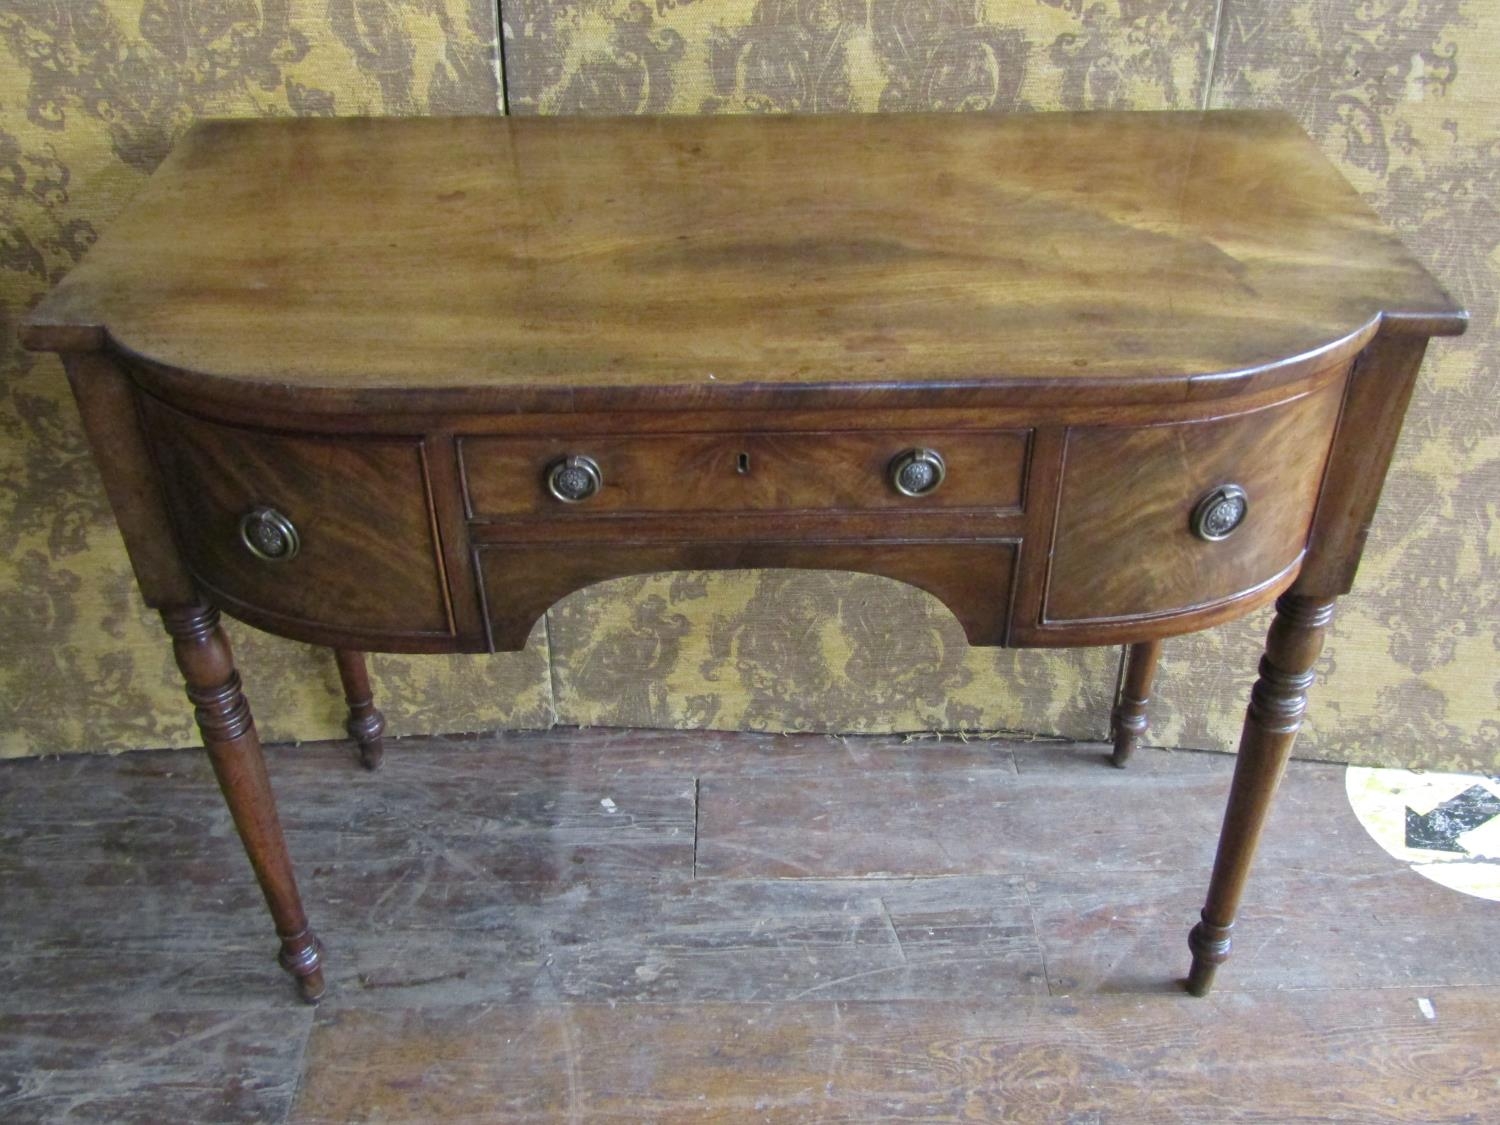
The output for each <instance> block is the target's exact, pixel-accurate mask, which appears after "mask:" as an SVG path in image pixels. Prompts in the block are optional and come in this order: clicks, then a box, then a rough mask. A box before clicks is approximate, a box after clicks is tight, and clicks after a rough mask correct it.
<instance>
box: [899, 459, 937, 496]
mask: <svg viewBox="0 0 1500 1125" xmlns="http://www.w3.org/2000/svg"><path fill="white" fill-rule="evenodd" d="M890 473H891V487H893V488H894V489H895V490H896V491H897V492H899V493H901V495H902V496H913V497H915V496H926V495H928V494H929V493H933V492H936V491H937V487H938V485H940V484H942V483H943V478H944V477H946V476H947V475H948V466H947V465H946V464H944V462H943V455H942V454H941V453H939V452H938V451H937V450H935V449H908V450H907V451H906V452H905V453H898V454H897V455H896V457H895V458H894V459H893V460H892V461H891V467H890Z"/></svg>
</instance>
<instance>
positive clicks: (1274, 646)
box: [1187, 594, 1334, 996]
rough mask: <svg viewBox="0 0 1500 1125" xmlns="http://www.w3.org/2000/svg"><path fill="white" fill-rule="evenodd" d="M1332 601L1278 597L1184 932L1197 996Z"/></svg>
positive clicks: (1230, 919)
mask: <svg viewBox="0 0 1500 1125" xmlns="http://www.w3.org/2000/svg"><path fill="white" fill-rule="evenodd" d="M1333 605H1334V599H1333V598H1312V597H1302V596H1298V595H1296V594H1283V595H1282V596H1281V597H1280V598H1279V599H1278V600H1277V602H1276V617H1275V619H1274V620H1273V621H1272V622H1271V629H1270V633H1269V635H1268V636H1267V638H1266V653H1265V655H1264V656H1263V657H1262V658H1261V661H1260V676H1259V678H1258V679H1257V680H1256V681H1255V687H1254V688H1252V689H1251V691H1250V706H1249V708H1248V710H1247V711H1246V713H1245V725H1244V729H1243V731H1242V733H1241V735H1240V750H1239V756H1238V757H1237V758H1236V760H1235V763H1234V781H1233V782H1232V783H1231V785H1230V788H1229V804H1228V807H1227V808H1226V809H1225V811H1224V828H1223V830H1222V831H1221V832H1220V834H1219V853H1218V856H1217V857H1216V858H1215V859H1214V873H1213V878H1212V879H1211V880H1210V882H1209V885H1208V901H1207V904H1206V905H1205V906H1204V907H1203V916H1202V920H1201V921H1200V922H1198V924H1197V925H1195V926H1194V927H1193V929H1192V932H1191V933H1190V934H1189V935H1188V947H1189V948H1190V949H1191V950H1192V953H1193V965H1192V968H1191V970H1190V971H1189V972H1188V979H1187V988H1188V991H1189V992H1191V993H1192V994H1193V995H1194V996H1206V995H1208V992H1209V990H1210V989H1211V988H1213V983H1214V971H1215V970H1216V969H1217V968H1218V967H1219V966H1220V965H1222V964H1223V963H1224V962H1225V961H1227V960H1228V959H1229V931H1230V929H1231V927H1233V925H1234V916H1235V912H1236V911H1237V910H1238V909H1239V905H1240V896H1241V895H1242V894H1243V893H1244V890H1245V878H1246V876H1247V875H1248V874H1249V872H1250V862H1251V860H1252V859H1253V858H1254V856H1255V846H1256V844H1257V843H1258V842H1259V840H1260V832H1261V829H1262V828H1263V827H1264V826H1265V822H1266V814H1267V813H1268V812H1269V811H1270V808H1271V797H1272V796H1273V795H1274V794H1275V792H1276V787H1277V785H1279V784H1280V782H1281V775H1282V773H1283V772H1284V771H1285V769H1286V761H1287V757H1288V756H1289V755H1290V754H1291V752H1292V743H1293V742H1295V741H1296V739H1297V730H1298V728H1299V727H1301V726H1302V713H1303V711H1305V710H1306V709H1307V689H1308V688H1309V687H1310V686H1312V682H1313V671H1312V666H1313V662H1314V661H1316V660H1317V658H1318V653H1320V652H1321V651H1322V649H1323V637H1324V634H1325V632H1326V630H1327V628H1328V623H1329V621H1331V620H1332V619H1333Z"/></svg>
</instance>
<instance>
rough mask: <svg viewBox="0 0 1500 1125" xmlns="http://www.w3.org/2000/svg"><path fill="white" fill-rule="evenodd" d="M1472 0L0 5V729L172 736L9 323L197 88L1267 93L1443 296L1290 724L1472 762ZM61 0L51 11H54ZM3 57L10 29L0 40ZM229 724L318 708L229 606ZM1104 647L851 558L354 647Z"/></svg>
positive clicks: (547, 658)
mask: <svg viewBox="0 0 1500 1125" xmlns="http://www.w3.org/2000/svg"><path fill="white" fill-rule="evenodd" d="M1495 7H1496V6H1494V5H1491V4H1488V3H1487V2H1486V0H1381V2H1380V3H1369V2H1365V0H1292V2H1290V3H1280V2H1278V3H1273V2H1271V0H1011V2H1004V3H1002V2H1000V0H990V2H987V3H986V2H978V0H971V2H968V3H963V2H959V0H927V2H923V3H913V2H910V0H652V2H650V3H646V2H643V0H576V2H572V3H565V2H555V0H552V2H549V0H501V2H500V5H499V23H498V27H497V26H496V19H495V17H494V15H493V14H492V12H491V9H490V8H489V7H488V6H486V4H484V3H483V2H470V3H469V5H468V6H465V5H464V0H422V2H420V3H419V2H417V0H331V2H330V3H328V4H327V5H326V6H325V5H322V4H319V5H312V4H308V3H305V0H292V3H291V4H290V7H289V9H288V8H287V7H286V6H284V5H273V4H270V3H266V2H264V0H217V2H214V3H201V2H200V3H184V2H182V0H177V2H176V3H166V2H161V0H157V2H150V3H144V4H142V3H124V2H122V0H109V2H108V3H102V4H101V3H95V4H93V5H92V6H90V5H88V4H82V3H70V4H67V5H56V4H52V3H42V2H41V0H10V2H9V3H8V5H7V6H6V7H4V8H3V9H0V200H3V204H0V206H3V207H4V208H5V210H4V212H3V215H0V348H3V349H5V352H4V363H5V378H4V384H3V392H0V547H3V548H5V549H0V590H4V591H5V596H4V597H0V629H3V630H4V633H3V635H4V636H6V637H7V639H8V643H7V645H6V647H5V648H4V649H0V754H23V753H38V752H42V753H47V752H56V751H65V750H73V749H84V748H98V747H123V746H140V745H161V744H168V743H182V742H186V741H190V740H191V730H190V723H189V720H188V716H187V713H186V707H185V706H184V705H183V704H182V703H180V702H179V700H180V696H179V694H178V691H179V689H178V687H177V683H176V679H175V676H174V674H173V673H172V670H171V667H170V656H169V654H168V653H167V651H166V646H165V645H164V644H163V643H162V642H161V640H160V639H159V633H158V628H157V626H156V624H155V622H154V621H153V620H152V619H151V618H150V616H149V615H148V614H146V613H145V612H144V610H142V608H141V607H140V606H139V603H138V600H137V599H136V598H135V596H134V594H133V591H132V588H131V584H130V579H129V572H128V568H127V567H126V565H125V562H124V559H123V554H122V552H121V550H120V548H119V546H118V538H117V536H116V535H115V533H114V531H113V528H112V526H111V525H110V524H109V521H108V517H107V514H106V513H105V512H104V509H103V504H102V496H101V493H100V490H99V488H98V484H97V480H96V479H95V477H94V475H93V470H92V468H91V467H90V465H89V463H88V461H87V459H86V457H85V455H84V454H83V451H82V445H81V441H80V438H79V435H78V427H77V420H76V417H75V415H74V413H73V410H72V407H71V404H70V403H69V402H68V400H67V396H66V393H65V390H64V388H63V384H62V380H61V378H60V375H59V372H58V370H57V368H56V365H55V364H54V363H53V362H52V361H50V360H43V359H37V358H32V357H24V356H20V355H18V354H16V352H15V348H14V344H13V322H14V319H15V318H16V316H17V315H18V314H19V312H20V311H21V310H22V309H24V308H25V307H26V305H27V304H28V302H29V301H31V300H33V299H34V298H35V297H36V295H37V294H39V293H40V292H41V291H42V290H43V289H44V288H45V287H46V286H47V284H48V283H49V281H50V280H52V279H54V278H55V277H56V276H58V275H59V274H60V273H61V272H62V271H64V270H65V269H66V268H67V266H68V265H69V264H70V263H71V262H72V261H74V260H76V258H77V256H78V254H79V253H81V251H82V250H83V248H84V247H86V246H87V244H88V242H89V241H90V240H91V239H92V237H93V236H94V233H95V232H96V231H97V230H98V229H99V228H100V227H101V226H102V225H103V224H104V223H106V222H107V221H108V219H109V217H110V216H111V215H112V214H113V213H114V212H115V211H117V210H118V209H119V207H120V205H121V204H122V203H123V201H124V199H125V198H127V197H128V196H129V194H130V193H131V192H132V191H134V190H135V189H136V187H137V186H138V185H139V183H140V179H141V176H142V175H144V174H145V173H146V172H147V171H149V170H150V168H151V167H153V166H154V164H155V162H156V161H157V160H158V159H159V158H160V155H161V153H162V152H163V151H165V149H166V148H167V147H168V146H169V145H170V142H171V138H172V137H173V136H175V135H176V133H177V132H178V131H180V129H181V128H182V127H183V125H184V124H185V123H186V122H188V121H189V120H191V119H192V118H194V117H196V116H200V115H203V114H210V113H212V114H221V115H222V114H239V113H412V112H416V113H423V112H431V113H446V112H493V111H495V110H496V108H497V105H498V103H499V101H500V92H499V89H498V87H497V78H496V74H497V71H498V69H499V67H498V60H497V59H496V58H495V57H494V55H495V44H496V42H497V41H498V42H499V43H500V44H501V46H502V47H503V53H504V62H505V66H504V85H505V100H506V101H507V102H508V105H509V108H510V109H511V111H512V112H516V113H668V112H670V113H729V112H835V111H857V112H899V111H902V110H909V109H943V110H955V111H957V110H970V111H1004V112H1016V111H1028V110H1048V109H1059V108H1079V109H1082V108H1138V109H1152V108H1189V107H1196V106H1203V105H1215V106H1231V105H1234V106H1244V105H1258V106H1279V107H1282V108H1286V109H1289V110H1291V111H1292V112H1294V113H1296V114H1297V115H1298V116H1299V117H1300V118H1301V119H1302V120H1303V122H1304V123H1305V124H1306V125H1307V126H1308V128H1309V129H1310V130H1312V132H1313V134H1314V135H1315V136H1316V137H1317V138H1318V139H1319V140H1320V142H1321V143H1322V144H1323V145H1324V147H1325V149H1326V151H1328V152H1329V154H1330V155H1331V156H1333V157H1334V158H1335V159H1336V160H1337V161H1339V163H1340V164H1341V166H1342V167H1343V168H1344V170H1345V172H1346V174H1347V175H1349V176H1350V178H1351V179H1352V180H1353V181H1354V182H1355V184H1356V185H1357V186H1358V187H1359V188H1360V189H1361V190H1362V191H1364V192H1366V193H1367V195H1368V197H1369V199H1370V201H1371V202H1372V204H1373V205H1374V206H1375V207H1376V208H1377V209H1378V210H1380V211H1381V212H1382V213H1383V214H1384V215H1386V216H1387V218H1388V219H1389V220H1390V221H1392V222H1393V223H1394V224H1396V225H1397V227H1398V228H1400V229H1401V230H1403V231H1404V232H1405V233H1406V234H1407V235H1408V237H1409V238H1410V240H1411V242H1412V244H1413V245H1414V246H1415V247H1416V249H1417V250H1418V252H1419V253H1420V254H1422V255H1423V256H1424V257H1425V258H1426V260H1427V261H1428V262H1429V264H1431V265H1432V266H1433V267H1434V268H1435V269H1436V270H1437V271H1438V273H1439V276H1441V277H1442V278H1443V279H1444V280H1445V281H1447V282H1448V283H1449V284H1450V285H1451V286H1452V287H1453V289H1454V290H1455V291H1456V293H1457V295H1458V296H1459V297H1460V298H1461V299H1462V300H1464V301H1466V302H1467V303H1468V305H1469V308H1470V310H1471V312H1472V313H1473V315H1474V324H1473V327H1472V328H1471V330H1470V334H1469V335H1468V336H1467V337H1465V338H1464V339H1463V340H1461V341H1458V342H1453V341H1443V342H1440V343H1439V344H1437V345H1435V346H1434V348H1433V349H1432V353H1433V355H1432V361H1430V363H1429V367H1428V370H1427V373H1426V375H1425V376H1424V382H1423V385H1422V387H1421V389H1420V390H1419V392H1418V396H1417V399H1416V402H1415V403H1414V406H1413V412H1412V417H1411V420H1410V422H1409V424H1408V427H1407V431H1406V435H1405V438H1404V439H1403V444H1402V447H1401V450H1400V453H1399V456H1398V465H1397V468H1396V470H1395V472H1394V474H1393V477H1392V479H1391V482H1390V484H1389V486H1388V488H1387V494H1386V498H1385V501H1384V502H1383V505H1382V510H1381V514H1380V518H1379V520H1378V521H1377V525H1376V529H1375V534H1374V538H1373V541H1372V544H1371V547H1370V549H1369V551H1368V553H1367V556H1366V561H1365V566H1364V568H1363V571H1362V573H1361V576H1360V583H1359V585H1358V587H1357V588H1356V591H1355V593H1354V594H1353V595H1352V596H1351V597H1349V598H1346V599H1345V600H1344V603H1343V607H1342V614H1341V616H1340V618H1339V620H1338V624H1337V626H1336V629H1335V632H1334V637H1333V640H1332V643H1331V644H1330V645H1329V656H1328V659H1327V660H1326V661H1325V664H1324V666H1323V670H1324V677H1323V679H1324V681H1325V682H1323V683H1321V684H1320V685H1319V686H1318V688H1317V693H1316V695H1315V698H1314V701H1313V707H1312V711H1311V723H1310V727H1309V730H1308V732H1307V734H1306V735H1305V741H1304V742H1303V743H1302V744H1301V747H1300V749H1301V751H1302V752H1303V753H1306V754H1314V755H1321V756H1326V757H1334V758H1342V759H1347V760H1353V761H1365V762H1386V763H1389V762H1408V763H1413V764H1418V763H1420V764H1426V765H1429V766H1452V767H1465V768H1477V769H1488V770H1495V769H1497V768H1500V723H1497V720H1496V718H1495V715H1496V714H1497V711H1500V707H1497V704H1500V699H1497V693H1500V655H1497V654H1500V627H1497V626H1500V613H1497V607H1496V601H1497V591H1500V582H1497V574H1496V569H1497V559H1500V532H1497V530H1496V516H1497V504H1496V501H1495V499H1494V497H1495V496H1496V495H1500V488H1497V485H1500V441H1497V425H1496V423H1497V419H1500V410H1497V405H1496V403H1497V398H1496V395H1495V393H1494V391H1493V389H1492V380H1493V379H1494V376H1495V374H1496V367H1497V359H1500V347H1497V344H1496V342H1495V334H1494V332H1493V327H1494V320H1495V313H1496V308H1495V305H1496V294H1497V292H1500V284H1497V281H1500V257H1497V254H1496V243H1497V237H1500V216H1497V211H1496V206H1495V203H1494V200H1495V199H1497V198H1500V192H1497V190H1496V188H1497V184H1496V182H1495V181H1496V179H1497V177H1500V159H1497V158H1500V106H1497V97H1500V13H1497V12H1496V11H1495V10H1494V9H1495ZM60 9H62V10H61V11H60ZM12 59H13V60H14V61H15V63H16V64H18V65H12V64H11V61H10V60H12ZM1264 626H1265V621H1264V618H1255V619H1252V620H1250V621H1247V622H1243V623H1240V624H1238V625H1235V626H1231V627H1228V628H1224V629H1219V630H1215V631H1213V632H1211V633H1209V634H1205V635H1202V636H1198V637H1193V638H1187V639H1183V640H1179V641H1176V642H1172V643H1170V644H1169V645H1168V649H1167V657H1166V662H1165V664H1164V668H1163V675H1162V677H1161V680H1160V683H1159V689H1158V699H1159V704H1158V706H1157V708H1156V712H1155V718H1156V725H1155V733H1154V736H1153V737H1154V738H1155V739H1156V740H1159V741H1162V742H1165V743H1168V744H1172V745H1191V746H1202V747H1216V748H1232V747H1233V744H1234V741H1235V738H1236V736H1237V731H1238V725H1239V718H1240V714H1241V712H1242V710H1243V707H1244V699H1245V693H1246V691H1247V689H1248V685H1249V681H1250V678H1251V676H1252V673H1253V669H1254V663H1255V659H1256V656H1257V655H1258V651H1259V647H1260V644H1261V640H1262V638H1263V635H1264ZM233 636H234V637H235V639H236V641H237V643H238V645H239V647H240V648H241V650H248V651H245V656H246V660H245V661H244V664H245V668H246V673H247V682H248V689H249V691H250V693H251V698H252V702H253V703H254V704H255V706H256V710H257V714H258V717H259V720H260V723H261V727H262V730H263V731H264V732H265V733H266V735H267V736H269V737H272V738H293V737H301V738H316V737H328V736H330V735H334V734H336V733H337V731H338V720H339V712H338V706H337V690H336V680H335V678H334V675H333V670H332V664H331V661H330V660H329V659H328V658H327V657H326V654H323V653H320V652H318V651H316V650H309V649H304V648H301V647H299V646H293V645H288V644H284V643H282V642H278V641H274V640H272V639H270V638H266V637H263V636H260V635H257V634H255V633H254V632H253V631H252V630H250V629H248V628H246V627H243V626H239V627H234V628H233ZM1117 659H1118V654H1117V653H1116V652H1114V651H1112V650H1084V651H1077V652H1063V653H1039V652H1022V653H1013V652H1003V651H995V650H978V649H970V648H968V647H967V646H966V644H965V643H964V640H963V636H962V633H961V631H960V630H959V628H958V626H957V625H956V623H955V622H954V621H953V620H952V618H951V617H950V616H949V615H948V614H947V612H946V611H945V610H944V609H943V608H942V607H941V606H940V605H938V604H937V602H936V601H935V600H933V599H931V598H930V597H928V596H927V595H925V594H922V593H920V592H918V591H915V590H912V589H910V588H907V587H903V586H900V585H898V584H896V583H893V582H890V581H887V580H883V579H879V578H873V577H870V576H860V575H833V574H823V573H801V572H785V573H778V572H764V573H755V574H717V575H701V574H673V575H657V576H651V577H645V578H631V579H622V580H620V581H617V582H613V583H608V584H606V585H604V586H600V587H596V588H594V589H591V590H586V591H582V592H580V593H578V594H575V595H573V596H571V597H570V598H568V599H567V600H565V601H564V602H563V603H561V604H560V605H559V606H557V607H555V608H554V610H553V611H552V612H551V613H550V614H549V615H548V617H547V618H546V620H545V621H544V622H543V623H542V624H541V625H539V626H538V629H537V632H536V634H535V635H534V636H533V638H532V643H531V645H530V646H529V647H528V648H527V650H526V652H524V653H521V654H516V655H504V656H496V657H491V658H463V659H453V660H446V659H437V658H426V657H424V658H414V657H401V658H396V657H376V658H375V659H374V661H373V668H374V671H375V673H376V678H377V681H378V685H377V686H378V690H380V692H381V697H382V702H383V704H384V705H385V706H386V709H387V712H388V713H389V714H390V716H391V718H392V719H393V720H394V724H395V725H396V726H397V727H398V728H399V729H402V730H408V731H417V730H436V729H443V730H454V729H476V728H484V727H495V726H506V725H508V726H519V725H537V724H545V723H547V722H549V721H553V720H554V719H555V720H556V721H561V722H565V723H583V724H625V725H669V726H677V725H682V726H703V725H712V726H720V727H740V726H744V727H753V728H759V729H781V730H790V729H828V730H880V729H933V728H939V729H953V728H960V727H961V728H967V729H971V730H972V729H996V728H1011V729H1030V730H1038V731H1043V732H1048V733H1062V734H1066V735H1070V736H1075V737H1098V736H1101V735H1102V734H1103V731H1104V725H1105V719H1106V715H1107V711H1108V707H1109V701H1110V695H1111V692H1112V691H1113V688H1114V679H1115V671H1116V664H1117Z"/></svg>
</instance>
